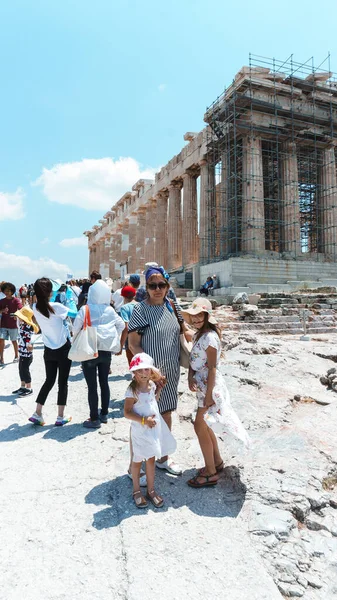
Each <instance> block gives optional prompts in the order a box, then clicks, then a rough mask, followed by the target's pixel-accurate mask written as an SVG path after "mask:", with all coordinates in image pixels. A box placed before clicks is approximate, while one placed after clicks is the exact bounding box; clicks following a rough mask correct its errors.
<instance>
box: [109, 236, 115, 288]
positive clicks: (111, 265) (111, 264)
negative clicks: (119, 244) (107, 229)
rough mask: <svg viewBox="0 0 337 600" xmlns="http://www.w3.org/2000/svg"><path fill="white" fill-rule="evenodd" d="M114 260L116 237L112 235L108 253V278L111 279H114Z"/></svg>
mask: <svg viewBox="0 0 337 600" xmlns="http://www.w3.org/2000/svg"><path fill="white" fill-rule="evenodd" d="M115 258H116V236H115V234H112V236H111V245H110V252H109V277H111V279H115V277H116V265H115Z"/></svg>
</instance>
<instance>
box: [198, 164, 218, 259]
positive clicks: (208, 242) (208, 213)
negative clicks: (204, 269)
mask: <svg viewBox="0 0 337 600" xmlns="http://www.w3.org/2000/svg"><path fill="white" fill-rule="evenodd" d="M199 165H200V219H199V261H200V262H201V263H206V262H211V261H212V260H213V258H214V256H215V218H216V216H215V176H214V166H213V165H210V164H209V163H208V162H207V160H201V161H200V163H199Z"/></svg>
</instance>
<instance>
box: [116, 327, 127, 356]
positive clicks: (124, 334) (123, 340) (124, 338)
mask: <svg viewBox="0 0 337 600" xmlns="http://www.w3.org/2000/svg"><path fill="white" fill-rule="evenodd" d="M127 337H128V324H127V322H125V326H124V329H123V331H122V335H121V351H120V352H118V354H122V350H123V348H124V344H125V342H126V338H127Z"/></svg>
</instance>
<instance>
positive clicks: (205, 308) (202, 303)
mask: <svg viewBox="0 0 337 600" xmlns="http://www.w3.org/2000/svg"><path fill="white" fill-rule="evenodd" d="M202 312H205V313H207V314H208V322H209V323H212V325H216V324H217V320H216V319H215V318H214V317H212V312H213V311H212V304H211V303H210V301H209V300H207V298H196V299H195V300H193V302H192V305H191V307H190V308H187V309H186V310H182V311H181V314H182V316H183V317H184V319H185V321H186V322H187V323H188V324H189V325H191V324H192V322H191V316H194V315H199V314H200V313H202Z"/></svg>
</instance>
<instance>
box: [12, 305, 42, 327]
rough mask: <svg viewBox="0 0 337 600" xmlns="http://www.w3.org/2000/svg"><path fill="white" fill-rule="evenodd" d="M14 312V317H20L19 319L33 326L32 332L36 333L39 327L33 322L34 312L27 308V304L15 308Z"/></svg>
mask: <svg viewBox="0 0 337 600" xmlns="http://www.w3.org/2000/svg"><path fill="white" fill-rule="evenodd" d="M14 314H15V316H16V317H18V318H19V319H21V321H24V322H25V323H27V325H30V326H31V327H33V329H34V333H38V331H39V328H38V326H37V325H36V324H35V323H34V322H33V316H34V313H33V311H32V309H31V308H29V306H23V307H22V308H20V310H17V311H16V312H15V313H14Z"/></svg>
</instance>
